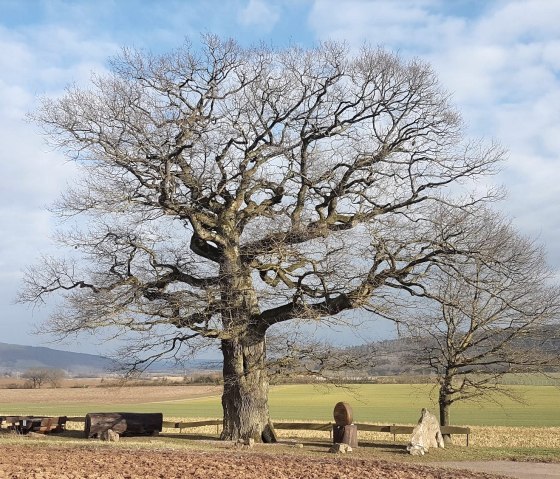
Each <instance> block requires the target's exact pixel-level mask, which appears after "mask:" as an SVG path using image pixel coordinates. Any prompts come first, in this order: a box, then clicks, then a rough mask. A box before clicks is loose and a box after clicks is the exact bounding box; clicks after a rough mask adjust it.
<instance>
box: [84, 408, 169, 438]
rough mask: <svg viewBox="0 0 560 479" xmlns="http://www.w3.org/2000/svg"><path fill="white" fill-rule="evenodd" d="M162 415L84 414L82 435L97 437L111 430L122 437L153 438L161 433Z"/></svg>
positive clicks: (131, 413) (132, 413)
mask: <svg viewBox="0 0 560 479" xmlns="http://www.w3.org/2000/svg"><path fill="white" fill-rule="evenodd" d="M162 426H163V414H162V413H134V412H97V413H89V414H86V417H85V427H84V435H85V437H87V438H92V437H99V436H100V434H102V433H104V432H106V431H108V430H109V429H112V430H113V431H114V432H116V433H117V434H119V435H123V436H153V435H156V434H159V433H160V432H161V429H162Z"/></svg>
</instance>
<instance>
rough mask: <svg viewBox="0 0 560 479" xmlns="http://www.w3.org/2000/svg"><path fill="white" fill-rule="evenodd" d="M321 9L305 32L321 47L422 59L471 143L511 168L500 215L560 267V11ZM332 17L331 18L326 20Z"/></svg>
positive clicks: (331, 5)
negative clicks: (497, 154)
mask: <svg viewBox="0 0 560 479" xmlns="http://www.w3.org/2000/svg"><path fill="white" fill-rule="evenodd" d="M338 3H339V2H336V1H335V0H317V1H316V2H315V3H314V6H313V8H312V12H311V14H310V17H309V23H310V25H311V27H312V28H313V29H314V30H315V32H316V35H317V36H318V37H319V38H320V39H325V38H334V39H345V40H347V41H348V42H349V43H350V46H351V47H354V46H357V45H359V44H361V43H362V42H363V39H368V40H369V42H370V43H372V44H374V45H375V44H384V45H385V46H386V47H387V48H390V49H393V50H398V51H399V52H400V53H401V54H402V55H403V56H404V57H410V56H420V57H422V58H425V59H426V60H428V61H429V62H430V63H431V64H432V65H433V66H434V69H435V70H436V72H437V73H438V75H439V77H440V79H441V82H442V84H443V86H444V87H445V88H447V89H448V90H450V91H451V92H452V93H453V101H454V102H455V103H456V104H457V105H458V108H459V110H460V111H461V113H462V114H463V117H464V118H465V121H466V124H467V126H468V131H469V134H470V135H471V136H476V137H480V136H483V137H486V138H489V139H496V140H498V141H499V142H500V143H502V144H503V145H504V146H505V147H506V148H508V149H509V151H510V154H509V161H508V162H507V164H505V165H504V169H503V172H502V173H501V174H500V175H499V176H498V177H497V178H496V179H495V181H496V183H503V184H505V185H506V187H507V188H508V189H509V190H510V194H509V197H508V200H507V201H506V202H504V203H503V204H502V205H501V207H502V208H503V209H505V210H506V211H507V212H508V213H509V214H510V215H512V216H513V217H515V222H516V224H517V225H518V227H519V228H520V229H521V230H522V231H524V232H526V233H530V234H536V235H539V236H540V238H541V240H542V241H544V242H545V243H546V245H547V247H548V249H549V250H550V257H551V261H552V263H553V265H554V266H555V267H556V268H560V246H558V245H557V244H556V243H557V238H558V234H559V233H560V215H559V214H558V213H559V211H558V208H559V205H560V186H559V185H560V135H558V131H559V130H560V38H559V36H560V35H559V32H558V25H557V23H558V22H557V19H558V18H560V2H553V1H548V0H541V1H539V0H535V1H523V0H509V1H506V0H504V1H501V2H488V3H487V4H485V7H484V8H485V9H484V10H483V11H482V12H456V11H454V10H453V9H451V8H445V9H444V7H448V5H446V4H445V2H439V1H436V0H434V1H412V2H399V1H371V2H364V1H360V0H351V1H348V2H345V4H344V5H345V8H344V9H343V10H342V11H340V10H337V4H338ZM334 11H337V14H336V15H333V14H332V12H334Z"/></svg>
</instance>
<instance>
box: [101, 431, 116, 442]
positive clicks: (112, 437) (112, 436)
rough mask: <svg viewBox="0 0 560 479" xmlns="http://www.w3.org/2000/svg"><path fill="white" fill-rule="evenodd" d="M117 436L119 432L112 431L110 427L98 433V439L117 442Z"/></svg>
mask: <svg viewBox="0 0 560 479" xmlns="http://www.w3.org/2000/svg"><path fill="white" fill-rule="evenodd" d="M119 438H120V436H119V433H118V432H115V431H113V430H112V429H107V430H106V431H103V432H101V433H100V434H99V439H101V440H102V441H109V442H117V441H118V440H119Z"/></svg>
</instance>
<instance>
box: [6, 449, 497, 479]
mask: <svg viewBox="0 0 560 479" xmlns="http://www.w3.org/2000/svg"><path fill="white" fill-rule="evenodd" d="M45 446H46V445H4V446H3V447H2V448H1V449H0V479H85V478H88V479H109V478H111V479H137V478H141V479H184V478H187V477H188V478H193V479H226V478H228V479H229V478H235V479H253V478H262V479H288V478H289V479H355V478H367V479H490V478H493V477H495V476H491V475H489V474H486V473H480V472H463V471H461V472H458V471H455V470H452V469H447V470H444V469H440V468H435V467H429V466H418V465H413V464H396V463H390V462H385V461H379V460H361V459H351V458H348V457H345V456H343V457H338V456H331V457H324V458H320V459H316V458H308V457H303V456H299V457H297V456H292V455H282V454H261V453H252V452H251V453H248V452H244V451H242V450H239V451H232V452H226V451H224V452H200V451H173V450H155V451H153V450H146V449H123V448H113V447H91V446H88V447H71V448H65V447H59V446H55V447H52V446H47V447H45Z"/></svg>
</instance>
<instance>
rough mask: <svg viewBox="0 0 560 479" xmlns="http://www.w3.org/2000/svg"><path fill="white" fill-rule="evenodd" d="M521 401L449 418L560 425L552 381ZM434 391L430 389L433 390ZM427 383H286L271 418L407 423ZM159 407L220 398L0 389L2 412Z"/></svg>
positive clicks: (171, 410) (200, 404)
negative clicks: (37, 398) (66, 399)
mask: <svg viewBox="0 0 560 479" xmlns="http://www.w3.org/2000/svg"><path fill="white" fill-rule="evenodd" d="M511 390H512V391H514V392H516V393H517V394H518V395H519V396H520V397H521V398H523V400H524V403H519V402H514V401H512V400H511V399H508V398H505V397H501V398H500V403H499V404H498V403H496V402H494V401H492V398H486V399H484V400H482V401H480V402H467V403H457V404H455V405H454V406H453V407H452V410H451V420H452V423H453V424H456V425H461V424H466V425H472V426H500V425H501V426H560V389H558V388H557V387H554V386H511ZM431 393H432V394H431ZM430 396H432V397H433V392H432V386H430V385H406V384H364V385H357V386H352V387H348V388H340V387H337V388H335V387H329V388H327V387H322V386H319V387H318V386H310V385H285V386H276V387H273V388H271V391H270V401H269V405H270V413H271V416H272V418H273V419H274V420H284V419H286V420H299V421H305V420H318V421H325V422H328V421H331V420H332V410H333V407H334V405H335V404H336V403H337V402H338V401H346V402H349V403H350V404H351V405H352V408H353V410H354V420H355V421H356V422H371V423H379V424H382V423H385V424H387V423H389V424H392V423H394V424H410V423H415V422H416V421H417V420H418V417H419V414H420V410H421V408H423V407H426V408H428V409H431V410H432V411H434V412H435V411H437V408H436V406H435V404H434V402H433V400H432V399H430ZM115 410H120V411H136V412H162V413H163V414H164V417H180V418H189V417H193V418H194V417H197V418H200V417H206V418H220V417H221V415H222V411H221V405H220V398H219V397H218V396H213V397H208V398H197V399H186V400H174V401H164V402H150V403H140V404H119V405H115V404H75V403H68V404H64V403H60V404H50V403H48V404H25V403H20V404H6V403H3V402H2V395H1V390H0V414H20V413H25V414H36V415H41V414H44V415H58V414H61V415H62V414H63V415H68V416H73V415H85V414H86V413H88V412H94V411H96V412H104V411H115Z"/></svg>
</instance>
